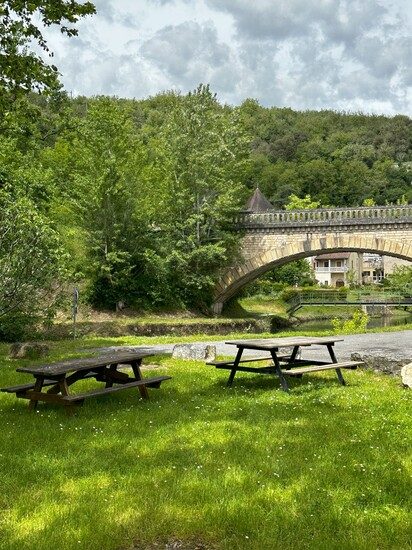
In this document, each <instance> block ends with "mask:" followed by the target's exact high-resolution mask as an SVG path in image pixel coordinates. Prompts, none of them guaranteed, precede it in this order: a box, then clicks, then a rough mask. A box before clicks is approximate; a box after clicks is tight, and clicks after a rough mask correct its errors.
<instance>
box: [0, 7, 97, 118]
mask: <svg viewBox="0 0 412 550" xmlns="http://www.w3.org/2000/svg"><path fill="white" fill-rule="evenodd" d="M92 13H95V7H94V5H93V4H92V3H91V2H85V3H80V2H76V1H74V0H69V1H65V0H43V1H38V0H37V1H34V2H22V1H20V0H5V1H3V2H1V3H0V98H1V100H0V112H1V111H3V112H4V110H7V109H8V108H10V106H11V104H12V103H13V102H14V101H16V99H17V98H18V97H19V96H21V95H24V94H27V93H28V92H30V90H37V91H39V92H41V91H45V90H46V91H50V90H54V89H56V88H57V87H58V70H57V67H56V66H55V65H49V64H47V63H46V62H45V61H44V60H43V59H42V57H41V56H40V55H39V54H38V53H35V51H33V50H34V49H35V48H34V46H36V47H37V48H40V49H41V50H43V51H44V52H46V53H47V54H49V55H50V56H52V55H53V54H52V52H51V51H50V49H49V47H48V45H47V41H46V39H45V38H44V36H43V33H42V29H41V27H42V26H43V27H49V26H51V25H58V26H60V30H61V32H62V33H63V34H65V35H67V36H75V35H76V34H77V30H76V29H75V28H74V27H72V26H70V24H72V23H73V24H74V23H76V22H77V21H78V20H79V18H81V17H84V16H86V15H89V14H92Z"/></svg>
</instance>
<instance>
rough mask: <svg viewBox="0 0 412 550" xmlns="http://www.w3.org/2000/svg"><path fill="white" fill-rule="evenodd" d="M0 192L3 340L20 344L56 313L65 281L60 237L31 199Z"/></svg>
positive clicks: (0, 321)
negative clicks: (16, 341)
mask: <svg viewBox="0 0 412 550" xmlns="http://www.w3.org/2000/svg"><path fill="white" fill-rule="evenodd" d="M1 179H2V183H3V189H2V190H1V191H0V339H6V340H10V339H11V340H16V339H18V338H21V337H22V336H24V334H25V333H26V332H27V330H28V329H29V328H31V327H33V326H34V325H35V324H36V323H37V322H38V321H40V320H45V319H47V318H49V317H50V316H51V315H52V314H53V313H54V307H55V306H56V304H57V300H58V296H59V292H58V290H59V286H60V284H61V282H62V280H63V278H64V275H65V269H64V265H65V255H64V252H63V250H62V248H61V246H60V244H59V239H58V235H57V233H56V231H55V230H54V229H53V228H52V227H51V225H50V223H49V222H48V221H47V220H46V219H45V217H44V216H42V215H41V214H39V212H38V211H37V209H36V207H35V206H34V205H33V203H32V202H31V201H30V199H28V198H27V197H22V196H15V195H14V194H13V193H10V192H8V191H7V184H6V185H4V184H5V179H6V178H5V177H4V174H3V175H2V178H1Z"/></svg>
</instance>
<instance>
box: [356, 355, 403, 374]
mask: <svg viewBox="0 0 412 550" xmlns="http://www.w3.org/2000/svg"><path fill="white" fill-rule="evenodd" d="M351 359H352V361H363V362H364V365H362V366H363V367H364V368H367V369H372V370H374V371H377V372H383V373H386V374H395V375H397V376H399V375H400V373H401V370H402V367H403V366H404V365H407V364H408V363H411V362H412V356H411V353H410V351H405V350H403V349H399V348H375V349H367V350H358V351H356V352H353V353H352V354H351Z"/></svg>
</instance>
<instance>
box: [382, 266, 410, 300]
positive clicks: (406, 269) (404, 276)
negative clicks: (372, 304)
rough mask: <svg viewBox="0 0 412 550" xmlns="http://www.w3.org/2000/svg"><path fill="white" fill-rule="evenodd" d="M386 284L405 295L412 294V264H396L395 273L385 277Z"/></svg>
mask: <svg viewBox="0 0 412 550" xmlns="http://www.w3.org/2000/svg"><path fill="white" fill-rule="evenodd" d="M385 285H387V286H389V288H390V289H392V290H394V291H396V292H401V293H402V294H405V295H408V296H409V295H411V294H412V266H406V265H401V266H395V268H394V271H393V273H391V274H390V275H388V276H387V277H385Z"/></svg>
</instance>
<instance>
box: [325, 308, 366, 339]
mask: <svg viewBox="0 0 412 550" xmlns="http://www.w3.org/2000/svg"><path fill="white" fill-rule="evenodd" d="M368 321H369V316H368V314H367V313H365V312H364V311H362V310H360V309H359V310H356V311H355V312H354V314H353V315H352V317H351V318H350V319H344V320H341V319H337V318H335V319H332V326H333V330H334V332H335V333H339V332H345V333H355V332H366V327H367V325H368Z"/></svg>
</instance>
